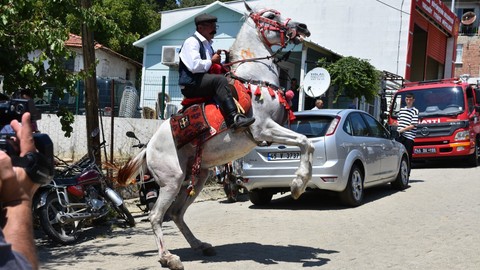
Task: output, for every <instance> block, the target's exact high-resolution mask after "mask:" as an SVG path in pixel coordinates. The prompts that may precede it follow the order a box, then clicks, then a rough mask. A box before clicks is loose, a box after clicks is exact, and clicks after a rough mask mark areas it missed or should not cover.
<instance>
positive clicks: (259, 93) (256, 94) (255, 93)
mask: <svg viewBox="0 0 480 270" xmlns="http://www.w3.org/2000/svg"><path fill="white" fill-rule="evenodd" d="M255 87H256V88H257V89H255V91H254V95H255V96H260V95H261V94H262V91H261V90H260V87H259V86H258V85H255Z"/></svg>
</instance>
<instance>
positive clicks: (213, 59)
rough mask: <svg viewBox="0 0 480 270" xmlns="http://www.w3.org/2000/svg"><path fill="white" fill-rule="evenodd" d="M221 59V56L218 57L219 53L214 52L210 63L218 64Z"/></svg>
mask: <svg viewBox="0 0 480 270" xmlns="http://www.w3.org/2000/svg"><path fill="white" fill-rule="evenodd" d="M221 60H222V58H221V57H220V55H219V54H214V55H213V56H212V64H220V61H221Z"/></svg>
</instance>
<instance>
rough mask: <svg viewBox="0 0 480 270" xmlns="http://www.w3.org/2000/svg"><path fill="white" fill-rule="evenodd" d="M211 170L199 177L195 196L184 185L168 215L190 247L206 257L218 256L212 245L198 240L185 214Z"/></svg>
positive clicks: (200, 174) (203, 172)
mask: <svg viewBox="0 0 480 270" xmlns="http://www.w3.org/2000/svg"><path fill="white" fill-rule="evenodd" d="M208 175H209V170H208V169H202V170H201V171H200V173H199V175H198V176H197V179H196V181H197V182H196V183H194V184H195V185H194V190H195V192H194V194H191V193H189V192H188V191H187V187H188V184H186V185H183V186H182V188H181V190H180V192H179V194H178V195H177V198H176V199H175V202H174V203H173V204H172V206H171V207H170V209H169V210H168V213H169V214H170V215H171V217H172V220H173V221H174V222H175V224H176V225H177V227H178V229H179V230H180V232H181V233H182V234H183V236H184V237H185V239H186V240H187V242H188V243H189V244H190V246H191V247H192V248H193V249H194V250H196V251H201V252H202V253H203V255H205V256H213V255H215V254H216V252H215V249H214V248H213V247H212V245H211V244H209V243H206V242H202V241H200V240H198V239H197V238H196V237H195V235H194V234H193V233H192V231H191V230H190V228H189V227H188V226H187V224H186V223H185V220H184V215H185V212H186V211H187V208H188V207H189V206H190V205H191V204H192V203H193V202H194V201H195V199H196V198H197V196H198V194H199V193H200V192H201V191H202V189H203V186H204V185H205V182H206V181H207V179H208Z"/></svg>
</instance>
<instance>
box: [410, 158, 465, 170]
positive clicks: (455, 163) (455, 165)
mask: <svg viewBox="0 0 480 270" xmlns="http://www.w3.org/2000/svg"><path fill="white" fill-rule="evenodd" d="M471 167H472V166H470V165H469V164H468V162H466V161H465V160H455V159H452V160H449V159H444V160H434V161H414V162H412V169H439V168H441V169H447V170H448V169H459V168H471Z"/></svg>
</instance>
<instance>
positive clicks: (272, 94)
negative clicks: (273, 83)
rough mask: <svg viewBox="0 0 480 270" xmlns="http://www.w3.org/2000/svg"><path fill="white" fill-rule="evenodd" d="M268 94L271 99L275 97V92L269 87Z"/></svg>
mask: <svg viewBox="0 0 480 270" xmlns="http://www.w3.org/2000/svg"><path fill="white" fill-rule="evenodd" d="M268 92H269V93H270V96H271V97H274V96H275V92H274V91H273V89H272V88H271V87H268Z"/></svg>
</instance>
